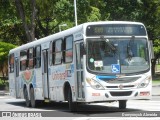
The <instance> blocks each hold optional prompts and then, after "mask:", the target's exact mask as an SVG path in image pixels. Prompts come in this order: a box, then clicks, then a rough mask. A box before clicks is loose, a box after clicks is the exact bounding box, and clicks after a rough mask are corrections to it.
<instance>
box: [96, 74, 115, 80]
mask: <svg viewBox="0 0 160 120" xmlns="http://www.w3.org/2000/svg"><path fill="white" fill-rule="evenodd" d="M96 78H97V79H105V80H110V79H114V78H117V77H116V76H98V75H97V76H96Z"/></svg>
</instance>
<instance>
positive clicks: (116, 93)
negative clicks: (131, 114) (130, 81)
mask: <svg viewBox="0 0 160 120" xmlns="http://www.w3.org/2000/svg"><path fill="white" fill-rule="evenodd" d="M110 94H111V95H112V96H130V95H131V94H132V91H123V92H110Z"/></svg>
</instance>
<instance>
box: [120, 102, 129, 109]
mask: <svg viewBox="0 0 160 120" xmlns="http://www.w3.org/2000/svg"><path fill="white" fill-rule="evenodd" d="M126 106H127V100H119V109H126Z"/></svg>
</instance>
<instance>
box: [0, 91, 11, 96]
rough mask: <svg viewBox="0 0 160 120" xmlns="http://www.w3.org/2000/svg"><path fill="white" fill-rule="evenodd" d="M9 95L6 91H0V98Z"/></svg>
mask: <svg viewBox="0 0 160 120" xmlns="http://www.w3.org/2000/svg"><path fill="white" fill-rule="evenodd" d="M6 95H9V92H8V91H0V96H6Z"/></svg>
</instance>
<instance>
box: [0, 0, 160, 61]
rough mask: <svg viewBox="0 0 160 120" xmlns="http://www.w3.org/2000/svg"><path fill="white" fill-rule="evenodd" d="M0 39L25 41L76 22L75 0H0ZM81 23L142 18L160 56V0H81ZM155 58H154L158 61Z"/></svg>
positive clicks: (17, 43) (78, 7) (18, 43)
mask: <svg viewBox="0 0 160 120" xmlns="http://www.w3.org/2000/svg"><path fill="white" fill-rule="evenodd" d="M0 18H1V22H0V41H4V42H8V43H13V44H15V45H21V44H25V43H27V42H30V41H32V40H34V39H35V38H37V39H39V38H42V37H45V36H48V35H50V34H54V33H57V32H59V25H61V24H64V23H65V24H67V26H66V27H62V30H64V29H67V28H71V27H73V26H75V19H74V1H73V0H27V1H24V0H0ZM77 18H78V24H81V23H84V22H89V21H106V20H116V21H117V20H119V21H120V20H122V21H139V22H142V23H144V24H145V26H146V28H147V31H148V35H149V39H150V40H152V41H153V42H154V51H155V58H156V59H157V58H158V57H159V56H160V49H159V41H160V39H159V38H160V36H159V35H160V1H159V0H77ZM156 59H154V62H155V61H156Z"/></svg>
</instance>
